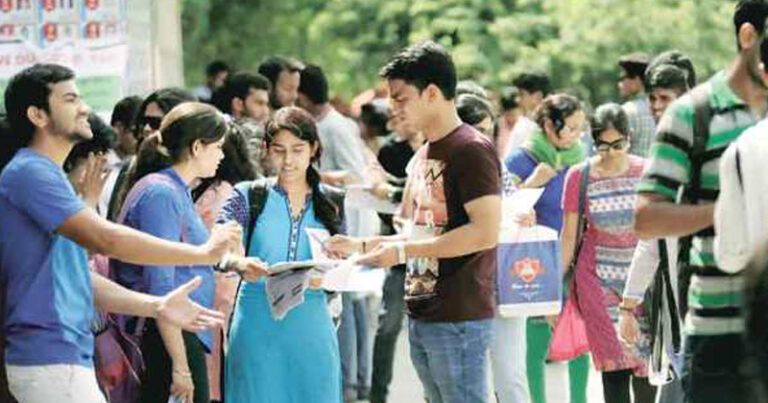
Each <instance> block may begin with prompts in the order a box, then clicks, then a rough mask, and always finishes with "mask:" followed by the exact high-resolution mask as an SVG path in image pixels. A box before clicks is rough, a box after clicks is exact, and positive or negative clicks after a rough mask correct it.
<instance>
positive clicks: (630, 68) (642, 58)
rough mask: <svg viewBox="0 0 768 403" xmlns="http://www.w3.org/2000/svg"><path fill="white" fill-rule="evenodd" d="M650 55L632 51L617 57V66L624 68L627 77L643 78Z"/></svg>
mask: <svg viewBox="0 0 768 403" xmlns="http://www.w3.org/2000/svg"><path fill="white" fill-rule="evenodd" d="M650 61H651V57H650V56H648V54H647V53H645V52H633V53H630V54H626V55H623V56H621V57H620V58H619V67H621V68H622V70H624V72H625V73H626V77H628V78H637V77H640V78H643V76H644V75H645V69H646V68H648V63H650Z"/></svg>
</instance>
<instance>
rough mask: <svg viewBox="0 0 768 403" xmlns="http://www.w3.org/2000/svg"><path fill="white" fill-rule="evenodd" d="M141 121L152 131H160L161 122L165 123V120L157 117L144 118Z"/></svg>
mask: <svg viewBox="0 0 768 403" xmlns="http://www.w3.org/2000/svg"><path fill="white" fill-rule="evenodd" d="M141 120H142V122H144V124H143V126H149V127H150V128H151V129H152V130H158V129H160V122H162V121H163V118H161V117H157V116H144V117H143V118H142V119H141Z"/></svg>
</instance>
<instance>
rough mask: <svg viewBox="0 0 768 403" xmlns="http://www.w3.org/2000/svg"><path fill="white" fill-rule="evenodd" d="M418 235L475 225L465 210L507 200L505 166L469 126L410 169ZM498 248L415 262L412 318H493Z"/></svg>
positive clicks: (421, 153)
mask: <svg viewBox="0 0 768 403" xmlns="http://www.w3.org/2000/svg"><path fill="white" fill-rule="evenodd" d="M409 169H410V171H409V176H408V180H409V183H408V187H409V192H410V194H411V197H412V198H413V200H412V203H413V204H412V211H413V223H414V234H412V235H411V236H412V238H418V234H422V235H423V236H425V237H430V236H437V235H440V234H443V233H445V232H449V231H451V230H453V229H455V228H458V227H461V226H463V225H466V224H467V223H469V216H468V215H467V211H466V209H465V208H464V205H465V204H467V203H469V202H471V201H473V200H475V199H477V198H480V197H483V196H491V195H500V194H501V163H500V161H499V159H498V157H497V155H496V151H495V150H494V147H493V144H492V143H491V142H490V141H489V140H488V139H487V138H486V137H485V136H483V135H482V134H480V133H479V132H478V131H477V130H475V129H474V128H472V127H471V126H469V125H466V124H464V125H461V126H459V127H458V128H457V129H456V130H454V131H453V132H451V133H450V134H449V135H448V136H446V137H444V138H442V139H440V140H439V141H436V142H434V143H427V144H425V145H424V146H423V147H422V148H420V149H419V150H418V151H417V152H416V155H415V156H414V158H413V161H412V162H411V166H410V167H409ZM496 264H497V263H496V248H495V247H494V248H492V249H487V250H484V251H480V252H476V253H471V254H468V255H464V256H457V257H453V258H447V259H432V258H419V259H410V260H409V261H408V264H407V266H408V267H407V271H406V273H407V275H406V281H405V291H406V295H405V301H406V303H407V306H408V314H409V315H410V316H411V317H412V318H414V319H419V320H425V321H440V322H450V321H465V320H479V319H486V318H491V317H493V314H494V306H495V303H496V297H495V288H496V287H495V276H496Z"/></svg>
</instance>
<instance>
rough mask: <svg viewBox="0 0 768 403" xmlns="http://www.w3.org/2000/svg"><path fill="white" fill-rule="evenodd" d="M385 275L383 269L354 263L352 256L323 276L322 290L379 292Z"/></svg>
mask: <svg viewBox="0 0 768 403" xmlns="http://www.w3.org/2000/svg"><path fill="white" fill-rule="evenodd" d="M386 274H387V273H386V272H385V271H384V269H374V268H370V267H366V266H361V265H359V264H357V263H355V261H354V256H353V257H350V258H349V259H347V260H344V261H343V262H341V263H340V264H339V265H337V266H336V267H334V268H333V269H331V270H329V271H328V272H326V273H325V275H323V288H325V289H326V290H328V291H347V292H381V288H382V287H383V286H384V278H385V277H386Z"/></svg>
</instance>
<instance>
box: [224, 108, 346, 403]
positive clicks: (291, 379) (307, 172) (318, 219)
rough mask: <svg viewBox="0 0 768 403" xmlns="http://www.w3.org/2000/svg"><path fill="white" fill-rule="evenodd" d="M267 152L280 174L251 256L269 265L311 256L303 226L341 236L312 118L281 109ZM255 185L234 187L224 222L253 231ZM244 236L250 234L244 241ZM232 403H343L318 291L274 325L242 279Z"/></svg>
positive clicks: (260, 288) (264, 303)
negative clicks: (318, 166)
mask: <svg viewBox="0 0 768 403" xmlns="http://www.w3.org/2000/svg"><path fill="white" fill-rule="evenodd" d="M265 141H266V142H267V150H268V155H269V159H270V162H271V163H272V164H273V166H274V167H275V168H276V170H277V172H278V177H277V180H276V181H275V180H271V181H268V182H267V183H268V185H267V194H266V198H265V201H264V204H263V206H264V208H263V210H262V212H261V214H260V215H259V216H258V217H257V218H256V221H255V225H254V227H253V228H254V230H253V235H252V236H251V239H247V240H246V241H245V243H246V245H245V246H246V248H245V250H246V253H247V255H248V256H253V257H258V258H259V259H261V260H263V261H264V262H266V263H268V264H269V265H272V264H275V263H279V262H286V261H300V260H310V259H312V253H311V250H310V246H309V238H308V236H307V233H306V231H305V229H306V228H322V229H327V230H328V231H329V232H331V233H335V232H338V230H339V227H340V219H339V214H338V212H339V209H338V208H337V207H336V204H334V202H333V201H331V199H330V198H328V196H327V195H326V194H324V192H323V191H321V187H320V185H319V174H318V173H317V171H316V170H315V168H314V167H313V166H312V164H313V163H314V162H315V161H317V160H318V159H319V157H320V151H321V149H320V141H319V139H318V136H317V128H316V127H315V123H314V120H313V118H312V117H311V116H310V115H309V114H308V113H306V112H304V111H303V110H301V109H298V108H293V107H291V108H283V109H281V110H279V111H278V112H277V113H276V114H275V116H274V117H273V119H272V120H271V121H270V122H269V123H268V124H267V130H266V137H265ZM251 185H252V184H251V182H245V183H241V184H239V185H237V186H236V187H235V192H234V194H233V195H232V197H231V198H230V199H229V200H228V201H227V202H226V203H225V205H224V207H223V208H222V212H221V214H220V216H219V221H220V222H226V221H231V220H236V221H237V222H239V223H240V225H242V227H243V228H248V227H249V225H248V224H249V223H248V219H249V217H248V209H249V200H248V198H249V189H250V187H251ZM246 237H247V236H246ZM225 374H226V379H225V394H224V396H225V399H226V401H227V402H228V403H250V402H263V403H303V402H316V403H339V402H341V363H340V360H339V348H338V343H337V338H336V333H335V331H334V327H333V324H332V321H331V316H330V313H329V311H328V308H327V304H326V294H325V292H324V291H323V290H320V289H308V290H306V291H305V293H304V301H303V302H302V303H301V304H300V305H298V306H297V307H295V308H293V309H291V310H290V311H289V312H288V313H287V315H286V316H285V317H284V318H282V319H280V320H277V319H275V318H273V317H272V314H271V312H270V305H269V302H268V300H267V294H266V282H265V280H264V279H263V278H262V279H259V280H258V281H256V282H243V283H242V285H241V287H240V291H239V293H238V296H237V300H236V302H235V310H234V316H233V318H232V325H231V329H230V333H229V348H228V352H227V358H226V371H225Z"/></svg>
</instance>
